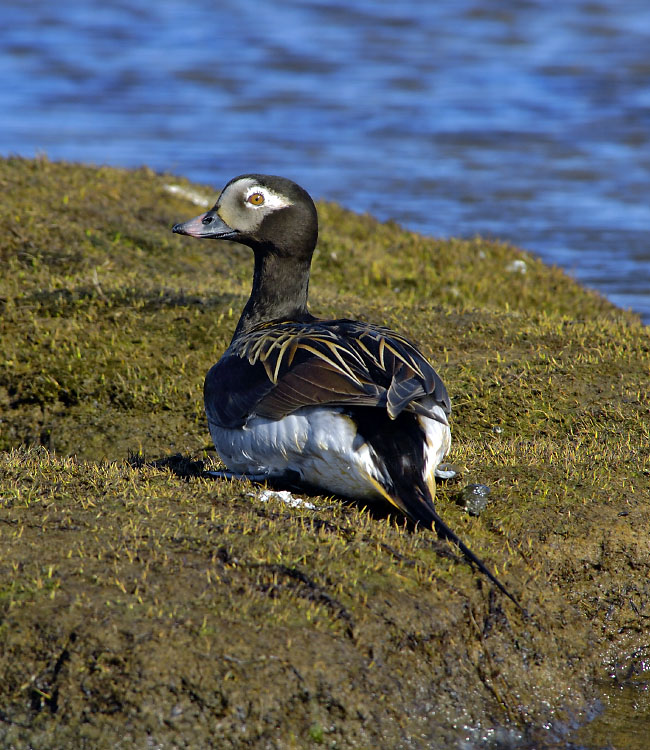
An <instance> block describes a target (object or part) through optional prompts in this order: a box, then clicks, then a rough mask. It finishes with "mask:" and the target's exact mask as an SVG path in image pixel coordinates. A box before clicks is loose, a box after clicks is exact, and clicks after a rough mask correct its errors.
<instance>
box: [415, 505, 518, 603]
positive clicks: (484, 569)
mask: <svg viewBox="0 0 650 750" xmlns="http://www.w3.org/2000/svg"><path fill="white" fill-rule="evenodd" d="M418 494H419V493H418ZM422 494H425V493H422ZM426 495H427V497H423V498H422V499H421V500H420V502H419V503H418V506H417V510H418V513H417V516H418V518H415V516H416V513H409V516H411V518H412V519H413V520H415V521H419V522H420V523H424V524H426V525H427V526H428V527H429V528H431V527H433V528H434V529H435V531H436V533H437V534H438V536H439V537H440V538H441V539H448V540H449V541H450V542H453V543H454V544H455V545H456V546H457V547H458V549H459V550H460V551H461V552H462V553H463V555H464V556H465V558H466V559H467V560H468V561H469V562H470V563H472V564H473V565H475V566H476V567H477V568H478V569H479V570H480V571H481V573H483V575H484V576H487V577H488V578H489V579H490V580H491V581H492V583H493V584H494V585H495V586H496V587H497V588H498V589H499V591H501V592H503V593H504V594H505V595H506V596H507V597H508V599H510V600H511V601H512V602H514V603H515V604H516V605H517V607H519V609H520V610H521V611H522V612H523V613H524V614H525V615H526V616H528V612H527V611H526V610H525V609H524V607H522V606H521V604H520V603H519V602H518V601H517V599H516V597H515V596H513V594H511V593H510V591H508V589H507V588H506V587H505V586H504V585H503V584H502V583H501V581H500V580H499V579H498V578H497V577H496V576H495V575H494V573H493V572H492V571H491V570H490V569H489V568H488V566H487V565H486V564H485V563H484V562H483V560H481V558H480V557H478V556H477V555H476V554H474V552H472V550H471V549H470V548H469V547H468V546H467V545H466V544H465V542H464V541H463V540H462V539H461V538H460V537H459V536H458V535H457V534H456V533H455V532H454V531H452V530H451V529H450V528H449V526H447V524H446V523H445V522H444V521H443V520H442V518H440V516H439V515H438V513H437V512H436V511H435V509H434V508H433V502H432V500H431V497H430V496H428V495H429V491H428V490H427V491H426ZM423 516H424V517H423ZM427 516H429V518H427Z"/></svg>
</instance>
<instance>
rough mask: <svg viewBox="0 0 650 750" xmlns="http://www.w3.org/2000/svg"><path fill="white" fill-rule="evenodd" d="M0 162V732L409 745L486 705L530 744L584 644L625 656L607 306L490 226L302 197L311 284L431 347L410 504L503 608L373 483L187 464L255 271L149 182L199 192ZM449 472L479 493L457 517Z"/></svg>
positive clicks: (641, 383)
mask: <svg viewBox="0 0 650 750" xmlns="http://www.w3.org/2000/svg"><path fill="white" fill-rule="evenodd" d="M223 177H224V179H225V178H227V177H230V175H223ZM0 185H1V187H2V190H3V195H4V202H5V211H4V212H3V217H2V218H1V219H0V225H1V228H2V232H1V233H0V264H2V268H3V273H2V275H1V277H0V312H1V315H0V340H1V346H0V420H1V421H0V450H1V451H2V452H1V453H0V503H1V504H2V509H1V511H0V572H1V575H0V739H1V740H2V742H1V743H0V744H2V745H3V746H6V747H24V746H33V747H39V748H43V749H47V748H52V749H54V748H56V749H57V750H59V749H60V748H68V747H69V748H83V747H87V748H93V749H94V748H104V747H106V748H112V747H124V748H130V747H134V748H135V747H145V746H148V745H149V744H151V745H152V746H164V747H178V748H181V747H188V748H190V747H191V748H195V747H201V748H211V747H214V748H220V749H222V748H226V749H227V748H232V749H233V750H235V749H237V750H238V749H239V748H260V749H261V748H277V749H278V750H280V749H282V750H285V749H287V748H289V749H290V748H305V747H312V746H313V747H328V748H338V749H341V748H367V747H391V748H393V747H394V748H405V749H411V748H430V747H443V746H444V747H455V746H460V745H459V743H461V742H462V741H464V740H465V739H466V738H469V739H470V740H474V741H476V742H479V741H480V740H481V738H484V737H487V736H489V730H491V729H493V728H494V727H497V726H498V727H501V728H502V729H501V732H502V733H503V732H504V733H505V734H507V735H508V737H509V738H510V740H511V741H513V742H515V741H517V742H519V743H520V744H519V746H520V747H528V746H535V743H538V744H539V743H540V742H541V741H542V740H541V739H540V738H541V736H542V735H541V734H540V732H541V731H542V730H541V727H542V726H543V725H544V724H546V725H547V726H551V730H550V732H551V734H550V735H549V730H544V737H546V738H547V739H548V737H549V736H551V737H552V736H559V735H560V734H561V733H562V732H563V731H565V729H566V728H567V727H568V726H569V725H570V724H571V723H574V722H576V721H578V720H579V719H580V717H581V716H583V715H584V714H583V713H581V712H585V711H588V710H589V708H590V706H591V705H592V701H593V697H594V695H595V693H596V689H597V688H596V687H595V683H594V678H595V677H596V676H598V675H600V674H602V665H603V660H604V659H609V660H610V661H611V662H612V663H617V662H618V663H620V664H623V663H625V659H627V658H629V657H630V655H631V654H634V653H645V652H644V651H643V649H644V648H645V649H647V646H648V643H647V622H648V617H650V603H649V597H650V583H649V581H650V575H649V574H650V538H649V537H648V533H647V529H648V528H650V510H649V506H648V486H649V484H650V385H649V384H650V332H649V330H648V328H646V327H643V326H642V325H641V324H640V322H639V321H638V319H637V318H636V317H635V316H634V315H632V314H630V313H627V312H623V311H621V310H618V309H616V308H615V307H613V306H612V305H611V304H609V303H608V302H607V301H606V300H604V299H603V298H602V297H600V296H599V295H597V294H595V293H593V292H590V291H587V290H585V289H583V288H581V287H580V286H579V285H578V284H576V283H575V282H574V281H573V280H572V279H570V278H569V277H568V276H567V275H565V274H564V273H563V272H562V271H560V270H558V269H556V268H549V267H547V266H545V265H544V264H542V263H541V262H540V261H539V260H538V259H536V258H535V257H533V256H531V255H529V254H527V253H525V252H522V251H520V250H517V249H515V248H512V247H510V246H508V245H505V244H501V243H496V242H489V241H486V240H483V239H480V238H476V239H473V240H467V241H465V240H456V239H452V240H444V241H443V240H437V239H432V238H425V237H422V236H419V235H417V234H414V233H412V232H408V231H405V230H403V229H401V228H400V227H399V226H397V225H395V224H394V223H383V224H382V223H379V222H377V221H375V220H374V219H372V218H370V217H367V216H357V215H354V214H352V213H350V212H348V211H345V210H344V209H342V208H341V207H339V206H336V205H333V204H324V203H321V204H319V212H320V217H321V225H322V226H321V236H320V239H319V245H318V249H317V253H316V256H315V259H314V265H313V273H312V284H311V287H312V297H311V308H312V311H313V312H314V313H315V314H318V315H322V316H346V317H354V318H361V319H366V320H369V321H372V322H376V323H384V324H388V325H390V326H392V327H394V328H396V329H397V330H399V331H402V332H405V333H408V334H410V335H411V336H412V337H413V338H414V339H415V340H417V341H418V342H419V344H420V345H421V347H422V349H423V351H424V353H425V354H426V355H427V356H429V357H430V359H431V360H432V361H433V362H434V363H435V364H436V366H437V369H438V370H439V372H440V373H441V375H442V376H443V379H444V380H445V382H446V383H447V385H448V388H449V391H450V394H451V397H452V403H453V414H452V418H453V421H452V433H453V439H454V444H453V449H452V455H451V456H450V457H449V458H450V460H451V461H453V463H454V464H456V465H457V466H458V467H460V468H461V478H460V480H459V481H457V482H450V483H447V484H441V485H440V486H439V488H438V498H437V503H438V508H439V510H440V512H441V514H442V516H443V517H444V518H445V519H446V520H447V521H448V522H449V523H450V525H451V526H452V528H454V529H455V530H456V531H457V532H458V533H459V535H460V536H461V537H462V538H463V539H464V540H465V541H466V542H467V543H468V544H469V545H470V546H471V547H472V549H474V550H475V551H476V552H477V554H479V555H480V556H481V557H484V558H485V559H486V561H488V562H489V564H490V565H491V566H492V567H493V568H494V569H496V571H497V572H498V575H499V576H500V577H501V578H502V579H503V580H504V582H505V583H506V585H507V586H508V587H509V588H510V589H511V590H512V591H513V592H516V593H517V595H518V596H519V597H520V598H521V600H522V603H523V604H524V605H525V607H526V608H527V610H528V611H529V612H530V614H531V617H530V619H524V618H523V617H522V615H521V613H520V612H519V611H518V610H517V609H516V608H515V607H514V606H513V605H512V603H511V602H509V601H508V600H507V599H505V598H504V597H503V596H501V595H499V594H498V593H496V592H495V591H494V590H493V589H492V587H491V586H489V585H488V583H487V582H486V581H485V580H484V579H482V578H481V577H480V576H478V575H477V574H476V573H475V572H474V571H472V570H471V569H470V568H469V567H468V566H467V565H466V564H465V562H464V561H463V560H462V559H461V558H460V557H459V556H458V554H457V552H456V550H455V548H454V547H452V546H450V545H448V544H446V543H442V542H440V541H439V540H437V539H436V538H435V537H434V536H433V535H432V534H431V533H430V532H427V531H424V530H420V529H414V528H412V527H409V526H408V525H405V524H404V523H403V522H402V521H401V520H400V519H397V518H395V517H392V516H390V515H389V514H387V513H386V512H385V509H364V508H359V507H357V506H356V505H350V504H349V503H344V502H342V501H341V500H340V499H338V498H330V497H323V496H315V497H309V498H308V500H309V502H310V503H312V504H313V505H315V506H316V508H315V509H313V508H311V507H309V506H308V505H303V506H301V507H296V508H292V507H289V506H287V505H285V504H283V503H282V502H281V501H280V500H278V499H270V500H268V501H266V502H262V498H261V496H260V488H259V487H256V486H254V485H252V484H250V483H247V482H232V483H230V482H225V481H215V480H213V479H210V478H209V477H208V475H206V473H205V470H206V469H210V468H216V467H217V466H218V463H217V459H216V457H215V454H214V451H213V449H212V447H211V445H210V441H209V434H208V430H207V425H206V423H205V419H204V415H203V405H202V384H203V377H204V375H205V373H206V372H207V370H208V368H209V367H210V365H211V364H213V363H214V362H215V361H216V359H217V358H218V357H219V355H220V354H221V352H222V351H223V350H224V349H225V347H226V346H227V344H228V342H229V340H230V337H231V335H232V332H233V330H234V327H235V324H236V321H237V318H238V314H239V311H240V309H241V307H242V306H243V304H244V302H245V299H246V297H247V294H248V290H249V284H250V277H251V270H252V260H251V258H250V255H249V251H248V250H247V249H246V248H242V247H240V246H238V245H226V246H224V245H223V244H221V243H210V242H203V243H201V242H193V241H184V240H183V239H182V238H180V237H178V236H175V235H173V234H172V233H171V231H170V227H171V225H172V224H173V223H174V222H176V221H179V220H183V219H184V218H187V217H188V216H192V215H194V214H195V213H197V207H196V206H195V205H193V204H192V203H190V202H189V200H187V199H186V198H184V197H183V193H179V192H178V191H176V192H173V191H170V190H169V186H170V185H181V186H183V187H185V188H188V189H190V188H191V189H192V190H194V191H199V192H200V193H203V194H205V196H206V204H205V205H206V206H207V205H208V204H209V203H210V201H211V200H212V199H213V198H214V193H213V192H212V191H211V190H210V189H208V188H205V187H200V186H190V185H189V184H188V183H187V182H186V181H184V180H182V179H179V178H177V177H173V176H170V175H157V174H154V173H152V172H151V171H149V170H146V169H142V170H137V171H126V170H116V169H109V168H95V167H86V166H79V165H70V164H60V163H51V162H49V161H48V160H46V159H37V160H23V159H7V160H2V161H0ZM513 261H520V262H519V263H514V264H513ZM470 483H481V484H487V485H488V486H489V487H490V488H491V490H492V491H491V494H490V498H489V503H488V505H487V507H486V509H485V510H484V511H483V512H482V513H481V514H480V515H479V516H478V517H474V516H470V515H469V514H467V513H466V512H465V510H464V509H463V507H462V506H463V501H462V489H463V487H465V486H466V485H467V484H470ZM303 497H304V495H303ZM619 671H620V670H619ZM504 736H505V735H504Z"/></svg>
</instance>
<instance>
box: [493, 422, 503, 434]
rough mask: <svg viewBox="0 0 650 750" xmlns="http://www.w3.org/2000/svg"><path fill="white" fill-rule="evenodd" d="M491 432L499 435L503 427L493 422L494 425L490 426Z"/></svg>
mask: <svg viewBox="0 0 650 750" xmlns="http://www.w3.org/2000/svg"><path fill="white" fill-rule="evenodd" d="M492 432H493V433H494V434H495V435H500V434H501V433H502V432H503V427H499V425H498V424H495V425H494V427H493V428H492Z"/></svg>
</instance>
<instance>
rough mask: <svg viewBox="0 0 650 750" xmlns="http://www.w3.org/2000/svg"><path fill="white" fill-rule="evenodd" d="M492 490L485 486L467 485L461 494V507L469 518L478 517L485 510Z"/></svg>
mask: <svg viewBox="0 0 650 750" xmlns="http://www.w3.org/2000/svg"><path fill="white" fill-rule="evenodd" d="M491 492H492V490H490V488H489V487H488V486H487V484H468V485H467V487H465V488H464V489H463V491H462V493H461V498H462V505H463V507H464V508H465V510H466V511H467V512H468V513H469V514H470V516H480V515H481V513H482V512H483V511H484V510H485V508H486V506H487V504H488V501H489V499H490V493H491Z"/></svg>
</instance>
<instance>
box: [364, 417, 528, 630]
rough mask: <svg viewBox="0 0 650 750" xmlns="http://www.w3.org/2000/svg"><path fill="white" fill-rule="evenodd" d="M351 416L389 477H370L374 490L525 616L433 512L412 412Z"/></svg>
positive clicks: (420, 440) (420, 438)
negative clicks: (447, 545)
mask: <svg viewBox="0 0 650 750" xmlns="http://www.w3.org/2000/svg"><path fill="white" fill-rule="evenodd" d="M354 418H355V421H356V422H357V425H358V429H359V432H360V433H361V434H362V435H363V436H364V437H365V438H366V440H367V441H368V442H369V443H370V444H371V445H372V446H373V448H374V449H375V452H376V453H377V455H378V456H380V457H381V459H382V461H383V464H384V467H385V469H386V470H387V472H388V474H389V476H390V481H389V482H385V483H380V482H377V481H375V480H373V479H371V481H372V482H373V483H374V484H376V487H377V490H378V492H379V493H380V494H382V495H383V496H384V497H385V498H386V499H387V500H388V501H389V502H390V503H391V504H392V505H394V506H395V507H397V508H399V509H400V510H401V511H402V512H403V513H405V514H406V515H407V516H408V517H409V518H410V519H411V520H412V521H414V522H415V523H421V524H423V525H425V526H426V527H427V528H433V529H435V531H436V532H437V534H438V536H439V537H440V538H442V539H448V540H449V541H450V542H453V543H454V544H455V545H456V546H457V547H458V549H459V550H460V551H461V552H462V553H463V555H464V556H465V558H466V559H467V560H468V561H469V562H470V563H471V564H472V565H475V566H476V567H477V568H478V570H479V571H480V572H481V573H483V575H485V576H487V577H488V578H489V579H490V581H492V583H493V584H494V585H495V586H496V587H497V588H498V589H499V591H501V592H502V593H504V594H505V595H506V596H507V597H508V599H510V600H511V601H512V602H514V604H516V605H517V607H519V609H520V610H521V611H522V612H523V613H524V614H525V615H526V616H528V613H527V612H526V610H525V609H524V608H523V607H522V606H521V604H519V602H518V601H517V599H516V598H515V597H514V596H513V595H512V594H511V593H510V592H509V591H508V589H507V588H506V587H505V586H504V585H503V584H502V583H501V581H500V580H499V579H498V578H497V577H496V576H495V575H494V573H493V572H492V571H491V570H490V569H489V568H488V567H487V565H486V564H485V563H484V562H483V560H481V559H480V558H479V557H477V556H476V555H475V554H474V553H473V552H472V550H471V549H470V548H469V547H468V546H467V545H466V544H465V542H463V541H462V540H461V539H460V538H459V537H458V536H457V535H456V534H455V533H454V532H453V531H452V530H451V529H450V528H449V526H447V524H446V523H445V522H444V521H443V520H442V518H440V516H439V515H438V513H437V512H436V510H435V507H434V504H433V493H434V492H435V487H432V488H431V489H430V488H429V486H428V485H427V483H426V479H425V477H424V469H425V465H426V458H425V454H424V450H425V445H426V436H425V434H424V432H423V430H422V427H421V426H420V423H419V421H418V418H417V417H416V415H415V414H410V413H407V412H402V413H401V414H400V415H399V416H398V417H397V418H396V419H395V420H389V418H388V415H387V414H386V413H385V412H383V410H381V409H358V410H357V411H355V413H354Z"/></svg>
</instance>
